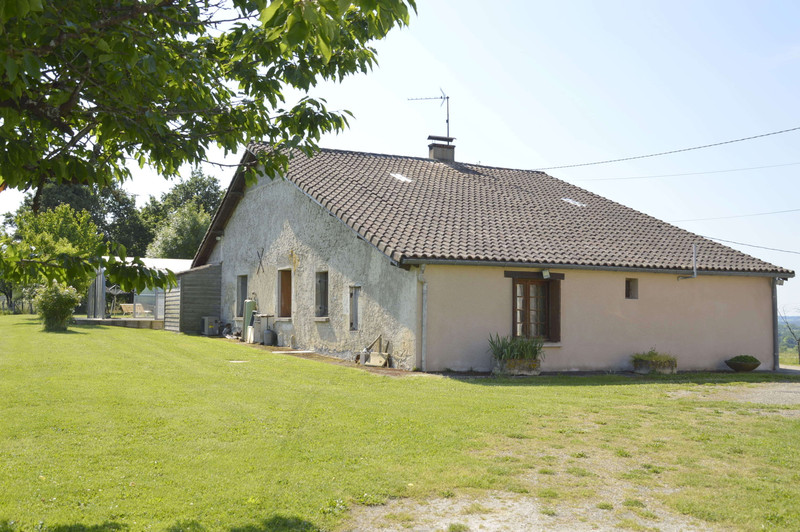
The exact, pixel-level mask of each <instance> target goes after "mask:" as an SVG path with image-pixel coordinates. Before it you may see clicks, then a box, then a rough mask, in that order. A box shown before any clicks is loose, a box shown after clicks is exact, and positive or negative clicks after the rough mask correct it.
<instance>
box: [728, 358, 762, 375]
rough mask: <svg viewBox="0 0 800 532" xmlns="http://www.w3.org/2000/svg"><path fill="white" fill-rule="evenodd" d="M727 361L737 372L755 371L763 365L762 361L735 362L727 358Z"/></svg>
mask: <svg viewBox="0 0 800 532" xmlns="http://www.w3.org/2000/svg"><path fill="white" fill-rule="evenodd" d="M725 363H726V364H727V365H728V367H729V368H731V369H732V370H733V371H736V372H745V371H753V370H754V369H756V368H757V367H758V366H760V365H761V362H735V361H733V360H726V361H725Z"/></svg>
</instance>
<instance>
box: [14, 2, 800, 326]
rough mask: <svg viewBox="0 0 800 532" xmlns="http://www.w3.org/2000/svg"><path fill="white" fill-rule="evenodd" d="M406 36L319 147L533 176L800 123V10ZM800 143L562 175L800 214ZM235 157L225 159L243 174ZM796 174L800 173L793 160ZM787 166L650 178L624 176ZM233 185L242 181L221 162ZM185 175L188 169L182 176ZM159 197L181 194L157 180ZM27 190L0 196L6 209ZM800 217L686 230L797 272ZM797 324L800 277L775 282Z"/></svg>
mask: <svg viewBox="0 0 800 532" xmlns="http://www.w3.org/2000/svg"><path fill="white" fill-rule="evenodd" d="M418 8H419V11H418V15H417V16H416V17H414V18H413V20H412V22H411V26H410V27H409V28H406V29H403V30H400V31H395V32H393V33H392V34H390V36H389V37H388V38H387V39H386V40H385V41H383V42H380V43H377V44H376V48H377V49H378V52H379V53H378V56H379V61H380V65H379V67H378V68H376V69H375V70H374V71H373V72H372V73H370V74H369V75H361V76H355V77H352V78H349V79H347V80H345V82H343V83H342V84H339V85H336V84H323V85H320V86H318V87H317V88H316V89H315V90H314V91H313V92H312V94H313V95H315V96H319V97H323V98H326V99H327V101H328V103H329V106H330V107H331V108H334V109H349V110H351V111H353V113H354V114H355V115H356V116H355V118H354V119H353V120H352V121H351V128H350V129H349V130H348V131H347V132H345V133H343V134H340V135H338V136H330V137H328V138H325V139H323V141H322V145H323V146H324V147H331V148H342V149H351V150H359V151H370V152H379V153H394V154H401V155H416V156H425V155H427V141H426V138H427V136H428V135H429V134H438V135H443V134H445V111H444V107H440V105H439V102H438V101H408V99H409V98H415V97H435V96H438V95H439V94H440V89H442V90H444V91H445V92H446V93H447V94H448V95H449V96H450V98H451V99H450V107H451V128H450V132H451V135H452V136H454V137H456V138H457V140H456V159H457V160H460V161H464V162H472V163H481V164H487V165H493V166H504V167H512V168H526V169H535V168H543V167H551V166H560V165H567V164H575V163H583V162H590V161H597V160H606V159H616V158H622V157H628V156H636V155H642V154H648V153H654V152H662V151H667V150H673V149H680V148H686V147H691V146H697V145H704V144H710V143H715V142H721V141H726V140H730V139H736V138H742V137H748V136H751V135H757V134H761V133H767V132H771V131H777V130H783V129H789V128H793V127H797V126H800V99H798V97H797V94H798V93H799V92H800V91H798V88H800V32H798V31H797V21H798V20H800V3H797V2H789V1H787V2H770V1H759V2H735V1H724V2H721V1H720V2H714V1H703V2H688V1H669V2H666V1H664V2H654V1H603V2H589V1H570V2H543V1H531V0H528V1H497V2H492V3H489V2H485V1H484V2H477V1H471V0H459V1H458V2H445V1H441V0H428V1H427V2H425V1H420V5H419V6H418ZM798 146H800V131H798V132H793V133H787V134H783V135H776V136H772V137H766V138H763V139H758V140H753V141H748V142H741V143H736V144H730V145H727V146H722V147H717V148H709V149H704V150H697V151H692V152H688V153H684V154H678V155H671V156H663V157H653V158H649V159H641V160H637V161H630V162H627V163H618V164H608V165H596V166H587V167H583V168H572V169H563V170H552V171H549V172H548V173H550V174H551V175H553V176H555V177H558V178H560V179H564V180H566V181H569V182H571V183H573V184H576V185H578V186H581V187H583V188H586V189H588V190H590V191H592V192H595V193H597V194H600V195H603V196H605V197H608V198H610V199H612V200H614V201H617V202H619V203H623V204H625V205H628V206H630V207H633V208H635V209H637V210H640V211H643V212H645V213H647V214H650V215H653V216H655V217H658V218H661V219H663V220H666V221H676V220H694V219H698V218H711V217H727V216H736V215H742V214H755V213H763V212H771V211H782V210H791V209H800V202H798V201H797V200H798V197H800V196H799V195H798V191H800V186H799V185H798V172H800V150H798ZM237 159H238V158H237V157H235V156H234V157H232V158H231V157H229V158H228V160H227V161H226V162H229V163H235V162H236V161H237ZM791 163H799V164H791ZM771 165H787V166H782V167H777V168H765V169H761V170H748V171H736V172H720V173H710V174H703V175H692V176H680V177H661V178H649V179H616V180H611V178H621V177H636V176H654V175H664V174H685V173H697V172H716V171H720V170H731V169H740V168H751V167H761V166H771ZM207 171H208V172H210V173H213V174H214V175H216V176H217V177H218V178H219V179H220V181H221V182H222V183H223V184H227V182H228V181H229V180H230V177H231V176H232V174H233V170H232V169H226V170H220V169H218V168H213V167H209V168H208V169H207ZM186 174H187V176H188V170H187V172H186ZM135 175H137V177H136V178H135V179H134V181H133V182H131V183H129V184H128V185H127V186H126V188H128V189H129V190H131V191H133V192H134V193H136V194H139V195H140V196H139V197H140V199H141V200H146V198H147V195H148V194H153V193H156V194H157V193H159V192H160V191H162V190H166V189H167V188H169V183H166V182H164V181H163V180H162V179H160V178H158V177H157V176H154V175H152V173H150V172H147V171H139V170H138V169H137V170H136V171H135ZM15 201H16V200H15V196H14V195H13V194H8V193H3V194H2V195H0V212H5V211H7V210H10V209H12V208H14V205H13V203H14V202H15ZM798 222H800V212H791V213H784V214H776V215H768V216H752V217H746V218H729V219H723V220H707V221H686V222H683V221H681V222H676V225H678V226H680V227H682V228H684V229H687V230H690V231H692V232H695V233H698V234H701V235H705V236H712V237H718V238H722V239H726V240H731V241H736V242H743V243H749V244H756V245H760V246H765V247H772V248H780V249H785V250H792V251H796V252H798V253H799V254H789V253H778V252H772V251H768V250H763V249H758V248H752V247H746V246H738V245H733V244H731V246H732V247H735V248H737V249H740V250H742V251H744V252H746V253H749V254H751V255H754V256H756V257H759V258H761V259H764V260H767V261H769V262H772V263H774V264H778V265H781V266H784V267H787V268H790V269H793V270H795V271H798V272H800V231H798V226H799V225H800V223H798ZM778 294H779V307H780V308H782V309H785V310H786V312H787V313H789V314H800V279H796V280H790V281H789V282H788V283H786V284H785V285H784V286H782V287H780V288H779V292H778Z"/></svg>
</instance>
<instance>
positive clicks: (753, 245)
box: [700, 235, 800, 255]
mask: <svg viewBox="0 0 800 532" xmlns="http://www.w3.org/2000/svg"><path fill="white" fill-rule="evenodd" d="M700 236H702V237H703V238H707V239H709V240H716V241H717V242H726V243H728V244H737V245H739V246H748V247H751V248H759V249H768V250H770V251H779V252H781V253H793V254H794V255H800V251H789V250H788V249H778V248H768V247H765V246H757V245H755V244H745V243H744V242H734V241H733V240H725V239H723V238H714V237H713V236H703V235H700Z"/></svg>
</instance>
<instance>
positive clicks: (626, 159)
mask: <svg viewBox="0 0 800 532" xmlns="http://www.w3.org/2000/svg"><path fill="white" fill-rule="evenodd" d="M797 130H800V126H797V127H793V128H790V129H782V130H780V131H772V132H770V133H762V134H760V135H753V136H752V137H744V138H741V139H733V140H726V141H724V142H715V143H714V144H704V145H702V146H693V147H691V148H681V149H679V150H671V151H662V152H659V153H650V154H647V155H637V156H635V157H624V158H622V159H609V160H607V161H595V162H591V163H579V164H565V165H562V166H549V167H547V168H536V169H535V170H560V169H562V168H577V167H579V166H594V165H597V164H609V163H620V162H623V161H633V160H636V159H646V158H648V157H659V156H661V155H672V154H673V153H682V152H686V151H693V150H702V149H703V148H713V147H715V146H723V145H725V144H733V143H735V142H744V141H746V140H753V139H760V138H763V137H769V136H772V135H780V134H781V133H790V132H792V131H797Z"/></svg>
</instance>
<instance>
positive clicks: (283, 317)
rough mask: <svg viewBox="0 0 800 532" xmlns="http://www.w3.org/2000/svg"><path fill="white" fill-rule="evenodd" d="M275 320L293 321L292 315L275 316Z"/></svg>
mask: <svg viewBox="0 0 800 532" xmlns="http://www.w3.org/2000/svg"><path fill="white" fill-rule="evenodd" d="M274 321H283V322H291V321H292V317H291V316H278V317H277V318H275V320H274Z"/></svg>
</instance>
